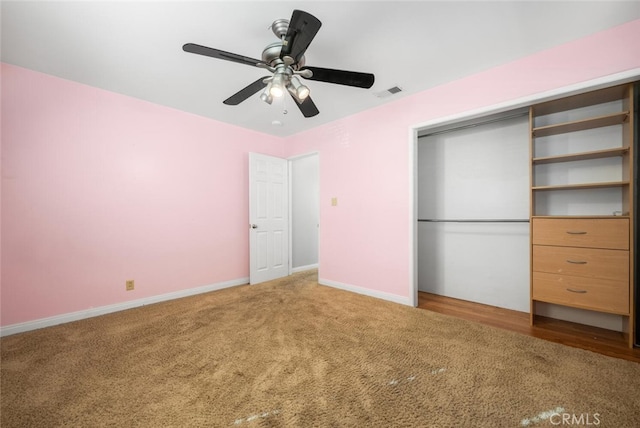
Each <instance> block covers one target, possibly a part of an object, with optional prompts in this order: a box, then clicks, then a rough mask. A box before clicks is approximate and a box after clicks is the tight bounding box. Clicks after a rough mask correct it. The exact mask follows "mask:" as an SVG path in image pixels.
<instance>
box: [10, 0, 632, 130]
mask: <svg viewBox="0 0 640 428" xmlns="http://www.w3.org/2000/svg"><path fill="white" fill-rule="evenodd" d="M1 7H2V9H1V12H2V50H1V53H2V61H4V62H7V63H9V64H14V65H18V66H21V67H25V68H29V69H32V70H36V71H40V72H44V73H47V74H51V75H54V76H59V77H62V78H64V79H68V80H72V81H76V82H80V83H84V84H87V85H91V86H95V87H98V88H103V89H106V90H109V91H113V92H117V93H120V94H125V95H128V96H131V97H135V98H139V99H143V100H147V101H151V102H153V103H157V104H161V105H165V106H169V107H172V108H175V109H178V110H183V111H186V112H191V113H194V114H197V115H201V116H205V117H209V118H214V119H216V120H219V121H222V122H226V123H230V124H234V125H237V126H241V127H244V128H248V129H253V130H256V131H260V132H264V133H269V134H273V135H278V136H286V135H292V134H295V133H297V132H300V131H302V130H305V129H309V128H312V127H315V126H318V125H320V124H323V123H327V122H330V121H333V120H336V119H338V118H341V117H345V116H348V115H351V114H354V113H357V112H360V111H363V110H366V109H370V108H374V107H376V106H379V105H381V104H384V103H388V102H392V101H394V100H397V99H398V98H400V97H403V96H407V95H409V94H413V93H416V92H420V91H423V90H426V89H428V88H431V87H434V86H437V85H440V84H443V83H445V82H449V81H452V80H456V79H459V78H461V77H464V76H467V75H470V74H474V73H477V72H479V71H482V70H485V69H487V68H490V67H493V66H496V65H499V64H502V63H506V62H509V61H513V60H516V59H518V58H522V57H524V56H527V55H530V54H532V53H534V52H537V51H541V50H544V49H548V48H550V47H553V46H556V45H559V44H562V43H566V42H569V41H571V40H575V39H578V38H581V37H584V36H587V35H589V34H593V33H596V32H599V31H602V30H605V29H607V28H610V27H614V26H617V25H620V24H623V23H625V22H628V21H632V20H635V19H638V18H640V1H622V2H615V1H596V2H585V1H568V2H560V1H532V2H524V1H408V2H401V1H350V2H347V1H322V2H319V1H309V0H305V1H296V2H285V1H282V2H281V1H252V2H249V1H233V2H226V1H195V2H187V1H173V2H168V1H137V2H133V1H111V2H98V1H75V2H69V1H45V2H34V1H2V4H1ZM293 9H302V10H305V11H307V12H309V13H311V14H313V15H314V16H316V17H317V18H318V19H320V21H322V28H321V29H320V31H319V33H318V34H317V36H316V37H315V39H314V40H313V42H312V43H311V46H310V47H309V49H308V50H307V53H306V55H305V56H306V62H307V65H309V66H318V67H326V68H337V69H343V70H353V71H362V72H368V73H373V74H375V76H376V82H375V84H374V86H373V87H372V88H371V89H360V88H352V87H347V86H341V85H333V84H328V83H324V82H316V81H304V82H305V83H306V84H307V85H308V86H309V87H310V88H311V96H312V98H313V100H314V102H315V104H316V105H317V106H318V109H319V110H320V114H319V115H318V116H316V117H313V118H308V119H306V118H304V117H303V116H302V115H301V114H300V112H299V111H298V109H297V108H296V107H295V105H294V104H293V101H292V100H291V99H290V98H287V99H286V101H285V102H284V105H283V103H282V102H276V101H274V103H273V104H272V105H271V106H270V105H268V104H265V103H264V102H262V101H260V99H259V97H258V95H254V96H252V97H251V98H249V99H248V100H246V101H244V102H243V103H241V104H240V105H238V106H227V105H224V104H222V101H223V100H224V99H226V98H227V97H229V96H230V95H232V94H234V93H235V92H237V91H238V90H240V89H242V88H243V87H244V86H246V85H248V84H249V83H251V82H253V81H255V80H256V79H257V78H259V77H260V76H263V75H265V70H263V69H259V68H254V67H250V66H245V65H241V64H237V63H233V62H228V61H221V60H217V59H213V58H209V57H204V56H200V55H194V54H189V53H186V52H183V51H182V45H183V44H184V43H187V42H191V43H197V44H201V45H205V46H209V47H214V48H217V49H221V50H225V51H229V52H234V53H237V54H240V55H244V56H248V57H252V58H258V59H259V58H260V56H261V53H262V50H263V49H264V47H266V45H268V44H269V43H272V42H275V41H277V39H276V38H275V36H274V35H273V33H272V32H271V30H270V28H269V27H270V25H271V23H272V22H273V21H274V20H276V19H279V18H287V19H288V18H289V17H290V16H291V12H292V11H293ZM393 86H399V87H401V88H402V89H403V92H401V93H400V94H397V95H394V96H390V97H387V98H379V97H377V96H375V94H376V93H379V92H381V91H384V90H386V89H388V88H390V87H393ZM284 109H287V110H288V114H283V110H284ZM274 120H277V121H280V122H282V126H274V125H273V124H272V122H273V121H274Z"/></svg>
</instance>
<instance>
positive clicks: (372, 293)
mask: <svg viewBox="0 0 640 428" xmlns="http://www.w3.org/2000/svg"><path fill="white" fill-rule="evenodd" d="M318 284H321V285H327V286H329V287H333V288H339V289H340V290H345V291H351V292H352V293H357V294H364V295H365V296H369V297H375V298H377V299H382V300H388V301H390V302H394V303H400V304H401V305H406V306H413V305H412V304H411V301H410V299H409V297H404V296H398V295H397V294H391V293H386V292H384V291H376V290H370V289H368V288H363V287H358V286H356V285H350V284H343V283H341V282H337V281H332V280H330V279H323V278H319V279H318Z"/></svg>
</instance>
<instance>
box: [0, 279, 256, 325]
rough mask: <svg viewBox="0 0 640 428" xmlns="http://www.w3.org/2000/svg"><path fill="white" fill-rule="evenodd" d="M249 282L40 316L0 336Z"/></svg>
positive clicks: (230, 283)
mask: <svg viewBox="0 0 640 428" xmlns="http://www.w3.org/2000/svg"><path fill="white" fill-rule="evenodd" d="M248 283H249V278H238V279H233V280H230V281H224V282H219V283H217V284H211V285H204V286H202V287H196V288H190V289H187V290H180V291H175V292H172V293H166V294H160V295H158V296H151V297H145V298H144V299H138V300H131V301H129V302H122V303H116V304H113V305H107V306H101V307H99V308H91V309H86V310H83V311H78V312H71V313H68V314H62V315H55V316H52V317H48V318H41V319H38V320H34V321H27V322H23V323H18V324H12V325H8V326H5V327H0V337H3V336H9V335H12V334H18V333H24V332H26V331H31V330H37V329H40V328H45V327H51V326H54V325H58V324H64V323H68V322H72V321H79V320H82V319H86V318H92V317H97V316H100V315H105V314H110V313H112V312H118V311H124V310H126V309H133V308H138V307H140V306H145V305H151V304H154V303H160V302H165V301H167V300H174V299H180V298H182V297H188V296H194V295H196V294H202V293H208V292H210V291H216V290H222V289H224V288H229V287H236V286H238V285H245V284H248Z"/></svg>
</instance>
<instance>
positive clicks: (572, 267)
mask: <svg viewBox="0 0 640 428" xmlns="http://www.w3.org/2000/svg"><path fill="white" fill-rule="evenodd" d="M532 268H533V270H534V271H537V272H547V273H559V274H564V275H574V276H585V277H588V278H600V279H610V280H613V281H623V282H624V281H629V252H628V251H623V250H601V249H596V248H580V247H549V246H545V245H534V246H533V267H532Z"/></svg>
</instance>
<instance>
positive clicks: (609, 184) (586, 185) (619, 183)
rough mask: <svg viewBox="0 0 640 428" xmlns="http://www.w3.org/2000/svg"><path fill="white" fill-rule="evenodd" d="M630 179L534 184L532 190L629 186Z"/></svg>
mask: <svg viewBox="0 0 640 428" xmlns="http://www.w3.org/2000/svg"><path fill="white" fill-rule="evenodd" d="M628 185H629V181H610V182H606V183H583V184H559V185H558V184H554V185H551V186H533V187H532V188H531V190H580V189H604V188H608V187H624V186H628Z"/></svg>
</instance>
